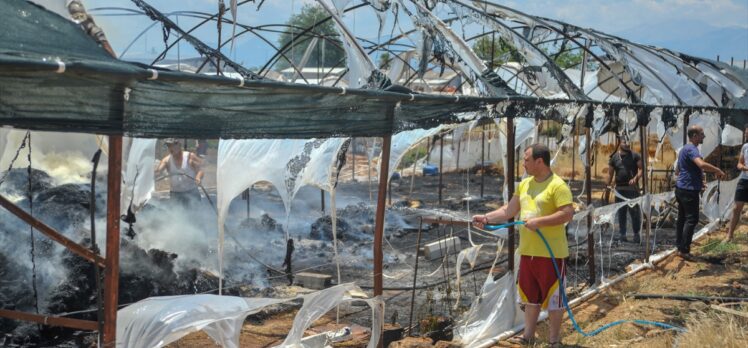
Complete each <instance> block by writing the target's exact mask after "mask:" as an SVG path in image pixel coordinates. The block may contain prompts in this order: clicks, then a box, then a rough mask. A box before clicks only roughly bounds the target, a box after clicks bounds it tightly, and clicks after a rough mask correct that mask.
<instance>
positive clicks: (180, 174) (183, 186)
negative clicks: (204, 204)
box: [156, 138, 203, 206]
mask: <svg viewBox="0 0 748 348" xmlns="http://www.w3.org/2000/svg"><path fill="white" fill-rule="evenodd" d="M164 144H165V145H166V146H167V148H168V149H169V154H168V155H166V156H165V157H164V158H163V159H162V160H161V162H160V163H159V165H158V167H157V168H156V175H159V174H161V173H162V172H163V171H164V170H166V171H167V172H168V173H169V182H170V186H171V188H170V195H169V196H170V198H171V200H172V201H174V202H177V203H179V204H182V205H185V206H189V205H191V204H193V203H196V202H199V201H200V191H199V190H198V186H200V182H201V181H202V178H203V170H202V163H203V160H202V159H201V158H200V157H198V156H197V155H195V154H194V153H192V152H189V151H184V150H183V149H182V143H181V142H180V141H179V140H177V139H174V138H167V139H165V140H164Z"/></svg>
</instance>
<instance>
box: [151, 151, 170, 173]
mask: <svg viewBox="0 0 748 348" xmlns="http://www.w3.org/2000/svg"><path fill="white" fill-rule="evenodd" d="M168 162H169V156H168V155H167V156H166V157H164V158H163V159H161V162H159V164H158V167H156V170H155V171H154V172H155V173H156V175H158V174H161V172H163V171H164V169H166V164H167V163H168Z"/></svg>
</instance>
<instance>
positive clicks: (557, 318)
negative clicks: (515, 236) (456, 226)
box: [473, 144, 574, 347]
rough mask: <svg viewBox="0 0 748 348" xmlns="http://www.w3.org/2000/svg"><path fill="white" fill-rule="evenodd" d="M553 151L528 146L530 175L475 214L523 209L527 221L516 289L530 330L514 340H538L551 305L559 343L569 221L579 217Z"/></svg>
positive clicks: (497, 218)
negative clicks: (555, 168)
mask: <svg viewBox="0 0 748 348" xmlns="http://www.w3.org/2000/svg"><path fill="white" fill-rule="evenodd" d="M550 159H551V152H550V150H549V149H548V147H547V146H545V145H541V144H534V145H532V146H530V147H529V148H528V149H527V150H526V151H525V157H524V166H525V172H526V174H527V175H528V177H527V178H525V179H524V180H522V182H521V183H520V184H519V187H517V192H515V193H514V196H512V198H511V199H510V200H509V203H508V204H506V205H504V206H503V207H501V208H499V209H497V210H494V211H492V212H490V213H488V214H485V215H475V216H473V223H474V224H475V225H476V226H477V227H478V228H481V227H482V226H483V225H485V224H489V223H498V222H504V221H507V220H509V219H511V218H513V217H515V216H516V215H517V214H518V213H519V214H520V219H522V221H524V222H525V224H524V225H523V226H521V227H520V229H519V236H520V237H519V248H518V249H517V252H518V253H519V254H520V256H521V257H520V262H519V271H518V272H519V274H518V277H517V291H518V292H519V300H520V302H521V303H522V304H523V305H524V311H525V330H524V334H523V336H522V337H521V338H516V339H515V341H516V342H515V343H518V344H529V343H531V342H532V341H533V340H534V337H535V329H536V328H537V322H538V316H539V315H540V311H541V310H548V317H549V319H550V330H549V334H548V336H549V337H548V338H549V342H550V344H551V347H556V346H560V342H561V337H560V332H561V319H562V318H563V314H564V304H563V303H562V302H563V301H562V297H561V292H560V291H563V290H562V289H563V286H564V285H563V284H564V281H563V278H565V273H566V269H565V265H566V262H565V259H566V258H567V257H568V256H569V245H568V242H567V240H566V233H565V230H564V224H566V223H568V222H569V221H571V219H572V218H573V217H574V208H573V206H572V196H571V190H570V189H569V186H568V185H566V182H564V180H563V179H561V177H559V176H558V175H556V174H554V173H553V172H552V171H551V168H550ZM538 229H539V230H540V231H541V233H543V236H544V237H545V239H546V240H547V241H548V244H549V246H550V249H551V250H552V251H553V256H554V257H555V258H556V264H557V266H558V269H559V272H560V273H561V277H562V279H558V277H557V276H556V271H555V269H554V266H553V261H552V259H551V255H550V253H549V250H548V248H547V247H546V245H545V243H544V242H543V240H542V239H541V238H540V235H539V234H538V233H537V232H536V230H538Z"/></svg>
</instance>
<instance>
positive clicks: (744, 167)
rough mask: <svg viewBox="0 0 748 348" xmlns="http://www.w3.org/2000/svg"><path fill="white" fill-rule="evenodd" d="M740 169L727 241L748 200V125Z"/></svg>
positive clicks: (732, 234)
mask: <svg viewBox="0 0 748 348" xmlns="http://www.w3.org/2000/svg"><path fill="white" fill-rule="evenodd" d="M738 170H739V171H740V176H739V178H740V179H739V180H738V186H737V188H735V206H734V207H733V208H732V218H730V227H728V229H727V237H726V238H725V241H726V242H729V241H731V240H732V238H733V237H734V235H735V227H737V226H738V222H739V221H740V215H742V214H743V206H744V205H745V202H748V125H747V126H745V132H744V133H743V147H742V148H740V155H738Z"/></svg>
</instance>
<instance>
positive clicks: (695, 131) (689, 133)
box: [686, 128, 702, 138]
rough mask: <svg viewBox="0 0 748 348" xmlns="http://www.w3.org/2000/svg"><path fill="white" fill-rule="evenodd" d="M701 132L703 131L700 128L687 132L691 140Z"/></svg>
mask: <svg viewBox="0 0 748 348" xmlns="http://www.w3.org/2000/svg"><path fill="white" fill-rule="evenodd" d="M701 132H702V131H701V130H700V129H698V128H690V129H688V132H686V134H688V137H689V138H693V136H694V135H696V134H699V133H701Z"/></svg>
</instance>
